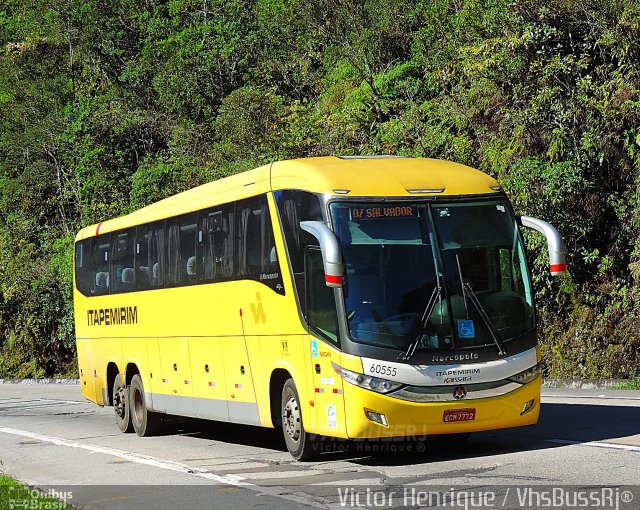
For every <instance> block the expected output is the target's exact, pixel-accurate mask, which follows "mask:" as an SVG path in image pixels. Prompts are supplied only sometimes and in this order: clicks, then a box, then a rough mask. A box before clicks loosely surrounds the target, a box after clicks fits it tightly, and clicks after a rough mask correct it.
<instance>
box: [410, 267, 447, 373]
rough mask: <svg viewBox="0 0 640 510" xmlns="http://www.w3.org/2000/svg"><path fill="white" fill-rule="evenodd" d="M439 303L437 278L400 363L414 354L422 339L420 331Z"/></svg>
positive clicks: (440, 288) (440, 296)
mask: <svg viewBox="0 0 640 510" xmlns="http://www.w3.org/2000/svg"><path fill="white" fill-rule="evenodd" d="M438 301H440V302H442V287H441V286H440V278H438V284H437V285H436V287H434V289H433V292H432V293H431V297H430V298H429V302H428V303H427V307H426V308H425V309H424V313H423V314H422V317H420V329H419V330H418V333H417V334H416V337H415V338H414V339H413V341H412V342H411V343H410V344H409V347H407V350H406V351H405V352H403V353H402V354H401V355H400V357H399V359H401V360H402V361H409V360H410V359H411V358H412V356H413V354H414V353H415V352H416V349H417V347H418V344H419V343H420V339H421V338H422V334H421V333H422V331H424V329H425V328H426V326H427V321H428V320H429V319H430V318H431V314H432V313H433V310H434V308H435V307H436V303H437V302H438Z"/></svg>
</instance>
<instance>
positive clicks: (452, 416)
mask: <svg viewBox="0 0 640 510" xmlns="http://www.w3.org/2000/svg"><path fill="white" fill-rule="evenodd" d="M475 419H476V410H475V409H472V408H470V409H449V410H447V411H445V412H444V414H443V415H442V420H443V421H444V422H445V423H451V422H454V421H472V420H475Z"/></svg>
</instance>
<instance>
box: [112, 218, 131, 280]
mask: <svg viewBox="0 0 640 510" xmlns="http://www.w3.org/2000/svg"><path fill="white" fill-rule="evenodd" d="M133 241H134V230H127V231H124V232H117V233H112V234H111V278H110V282H111V292H129V291H132V290H134V289H135V271H134V269H133V258H134V245H133Z"/></svg>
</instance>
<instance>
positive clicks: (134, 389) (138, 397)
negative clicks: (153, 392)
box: [129, 374, 163, 437]
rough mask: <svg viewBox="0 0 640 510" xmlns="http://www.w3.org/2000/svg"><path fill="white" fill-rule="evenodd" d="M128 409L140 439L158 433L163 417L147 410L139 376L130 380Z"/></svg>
mask: <svg viewBox="0 0 640 510" xmlns="http://www.w3.org/2000/svg"><path fill="white" fill-rule="evenodd" d="M129 402H130V404H129V408H130V409H131V422H132V423H133V428H134V430H135V431H136V434H138V435H139V436H140V437H149V436H153V435H155V434H157V433H158V432H160V429H161V428H162V422H163V416H162V414H159V413H154V412H152V411H149V410H148V409H147V405H146V402H145V399H144V386H142V379H141V378H140V375H139V374H136V375H134V376H133V378H132V379H131V385H130V386H129Z"/></svg>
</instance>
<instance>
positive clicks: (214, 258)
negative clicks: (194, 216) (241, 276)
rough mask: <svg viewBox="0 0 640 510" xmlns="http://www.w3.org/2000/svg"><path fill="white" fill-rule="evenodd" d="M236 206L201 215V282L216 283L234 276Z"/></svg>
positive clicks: (199, 241) (208, 211)
mask: <svg viewBox="0 0 640 510" xmlns="http://www.w3.org/2000/svg"><path fill="white" fill-rule="evenodd" d="M234 216H235V215H234V206H233V204H230V205H226V206H223V207H218V208H215V209H209V210H207V211H204V212H203V213H202V214H201V215H200V228H199V230H198V250H199V260H200V264H199V271H200V275H199V277H200V280H201V281H215V280H223V279H227V278H231V277H232V276H233V275H234V267H233V266H234V263H233V262H234V251H235V250H234V235H233V234H234V225H235V222H234Z"/></svg>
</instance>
